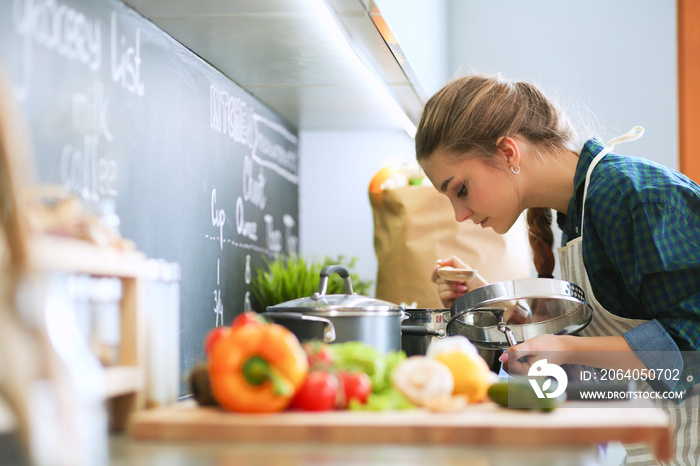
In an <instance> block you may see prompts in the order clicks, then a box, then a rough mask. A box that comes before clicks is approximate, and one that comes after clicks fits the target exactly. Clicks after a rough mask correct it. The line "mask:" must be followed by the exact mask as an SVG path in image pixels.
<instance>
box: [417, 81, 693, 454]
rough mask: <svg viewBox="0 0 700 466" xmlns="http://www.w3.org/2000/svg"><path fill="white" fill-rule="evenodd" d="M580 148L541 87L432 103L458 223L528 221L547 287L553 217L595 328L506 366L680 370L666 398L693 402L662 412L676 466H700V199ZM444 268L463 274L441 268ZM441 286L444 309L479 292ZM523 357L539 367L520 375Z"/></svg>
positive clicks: (423, 153) (673, 179)
mask: <svg viewBox="0 0 700 466" xmlns="http://www.w3.org/2000/svg"><path fill="white" fill-rule="evenodd" d="M634 137H637V134H635V133H632V134H629V133H628V135H626V136H625V137H623V140H624V139H629V138H634ZM574 138H575V134H574V131H573V129H572V127H571V125H570V124H569V122H568V120H567V119H566V117H565V116H564V115H563V113H562V112H561V111H560V110H559V109H558V108H557V106H556V105H555V104H554V103H553V102H551V101H550V100H548V99H547V98H546V97H545V96H544V95H543V93H542V92H541V91H539V90H538V89H537V88H536V87H535V86H533V85H531V84H528V83H524V82H511V81H507V80H504V79H501V78H498V77H483V76H470V77H465V78H461V79H458V80H456V81H453V82H451V83H450V84H448V85H447V86H445V87H444V88H443V89H442V90H440V91H439V92H438V93H437V94H435V95H434V96H433V97H432V98H431V99H430V100H429V102H428V103H427V105H426V106H425V109H424V111H423V114H422V116H421V121H420V124H419V126H418V131H417V134H416V157H417V159H418V162H419V164H420V165H421V166H422V167H423V169H424V170H425V173H426V175H427V176H428V178H429V179H430V180H431V181H432V183H433V185H434V186H435V187H436V189H437V190H438V191H439V192H441V193H443V194H445V195H446V196H447V197H448V198H449V199H450V201H451V202H452V206H453V208H454V211H455V216H456V218H457V220H458V221H460V222H462V221H465V220H471V221H473V222H474V223H476V224H478V225H481V226H482V227H483V228H487V227H489V228H493V229H494V230H495V231H496V232H497V233H505V232H507V231H508V230H509V228H510V227H511V226H512V225H513V224H514V223H515V221H516V220H517V219H518V217H519V216H520V215H521V213H522V212H523V211H525V210H527V217H528V227H529V229H530V242H531V245H532V248H533V256H534V262H535V268H536V269H537V272H538V274H539V275H540V276H541V277H551V276H552V271H553V269H554V255H553V252H552V231H551V222H552V211H556V221H557V224H558V225H559V227H560V228H561V230H562V232H563V238H562V244H565V245H566V246H565V247H563V248H561V249H560V251H559V255H560V268H561V271H562V278H563V279H565V280H569V281H572V282H574V283H576V284H577V285H579V286H580V287H581V288H582V289H583V290H584V292H585V294H586V300H587V301H588V302H589V303H590V304H591V306H592V307H593V309H594V316H593V321H592V322H591V324H590V325H589V326H588V327H587V328H586V329H585V330H584V331H583V332H582V336H584V337H585V338H582V337H579V336H571V335H542V336H539V337H535V338H532V339H529V340H527V341H525V342H523V343H521V344H519V345H515V346H513V347H511V348H510V349H509V350H508V351H507V352H506V353H505V354H504V355H503V356H502V360H503V361H504V362H506V363H507V362H510V364H509V370H515V371H517V370H525V372H526V369H527V367H529V364H532V363H534V361H535V360H537V359H538V354H539V355H542V354H548V355H550V358H551V354H558V355H560V360H557V361H550V362H555V363H559V364H563V363H575V364H585V365H588V366H593V367H599V368H616V367H614V366H615V364H616V361H615V360H616V359H620V358H611V357H609V355H610V354H611V353H610V352H611V351H612V352H615V354H624V355H628V356H631V357H629V358H627V362H626V366H627V368H629V367H632V368H637V369H640V370H641V369H645V368H648V369H675V370H676V374H678V377H674V378H673V380H660V382H661V384H656V385H655V388H656V389H657V390H674V391H680V392H683V391H685V397H684V398H683V399H684V401H682V402H680V400H676V403H664V406H665V407H666V409H668V410H669V412H670V416H671V418H672V421H673V423H674V426H675V428H676V429H677V431H678V435H677V438H676V445H677V451H676V460H678V461H683V460H684V459H686V460H690V461H691V463H692V462H693V461H696V460H697V458H698V457H700V447H698V445H697V443H698V439H697V425H698V423H700V408H699V407H700V403H699V402H698V399H700V395H698V391H700V390H698V389H696V390H695V391H694V392H695V393H693V387H694V385H695V384H696V382H697V380H696V378H697V377H698V369H697V358H687V357H686V356H687V355H688V354H691V355H697V354H698V352H699V351H700V186H698V184H697V183H695V182H693V181H692V180H690V179H688V178H687V177H685V176H684V175H682V174H680V173H678V172H676V171H673V170H670V169H668V168H666V167H663V166H661V165H659V164H655V163H653V162H650V161H648V160H643V159H640V158H634V157H626V156H622V155H617V154H616V153H613V152H612V151H611V146H606V145H605V144H603V143H602V142H601V141H599V140H598V139H590V140H588V141H587V142H586V143H585V144H584V145H583V147H582V148H581V147H575V145H574ZM611 142H612V141H611ZM445 265H451V266H454V267H461V266H464V265H465V264H463V263H462V262H461V261H460V260H459V259H458V258H456V257H451V258H448V259H444V260H440V261H438V266H445ZM504 266H505V264H504ZM433 279H434V281H436V282H437V284H438V291H439V293H440V297H441V299H442V301H443V304H444V305H445V306H450V305H451V304H452V303H453V302H454V301H455V300H456V299H457V298H458V297H459V296H460V295H462V294H464V293H465V292H467V291H468V289H467V285H466V283H465V282H448V281H445V280H443V279H440V278H439V277H438V276H437V273H436V272H434V274H433ZM545 352H546V353H545ZM553 352H555V353H553ZM659 352H663V353H659ZM659 354H662V355H663V356H664V357H662V358H659V357H658V355H659ZM523 356H526V357H527V361H528V362H526V363H523V364H521V363H519V362H517V360H521V359H520V358H522V357H523ZM684 359H685V361H684ZM517 366H524V367H517ZM610 366H612V367H610ZM693 366H695V367H693ZM639 453H640V452H639V451H637V450H635V451H634V452H632V451H628V460H632V456H634V455H637V459H639V460H642V461H643V460H645V457H639V456H640V455H639ZM646 459H648V460H653V457H652V456H650V455H648V456H647V457H646Z"/></svg>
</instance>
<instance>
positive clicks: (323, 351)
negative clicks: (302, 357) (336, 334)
mask: <svg viewBox="0 0 700 466" xmlns="http://www.w3.org/2000/svg"><path fill="white" fill-rule="evenodd" d="M302 347H303V348H304V351H306V356H307V358H308V359H309V368H310V369H317V370H324V369H328V368H330V367H331V366H332V365H333V352H332V351H331V348H330V346H328V344H327V343H323V342H321V341H307V342H305V343H304V344H303V345H302Z"/></svg>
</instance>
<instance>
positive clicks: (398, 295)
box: [369, 186, 535, 308]
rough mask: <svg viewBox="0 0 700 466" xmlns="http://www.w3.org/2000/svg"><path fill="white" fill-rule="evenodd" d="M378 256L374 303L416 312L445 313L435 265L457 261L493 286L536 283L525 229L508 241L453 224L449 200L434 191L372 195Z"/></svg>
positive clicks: (472, 226) (408, 189) (522, 225)
mask: <svg viewBox="0 0 700 466" xmlns="http://www.w3.org/2000/svg"><path fill="white" fill-rule="evenodd" d="M369 195H370V203H371V205H372V211H373V215H374V249H375V253H376V255H377V262H378V268H377V284H376V297H377V298H378V299H382V300H386V301H389V302H393V303H406V304H407V305H409V306H412V305H413V303H416V307H417V308H441V307H443V305H442V303H441V301H440V297H439V296H438V292H437V285H436V284H435V283H433V282H432V281H431V276H432V272H433V268H434V267H435V261H436V260H437V259H442V258H446V257H449V256H451V255H455V256H457V257H459V258H460V259H462V261H464V262H465V263H466V264H468V265H469V266H470V267H472V268H474V269H476V270H478V271H479V273H480V274H481V275H482V276H483V277H484V278H485V279H486V280H487V281H489V282H496V281H502V280H513V279H517V278H528V277H532V276H533V274H534V273H535V272H534V266H533V265H532V253H531V249H530V244H529V243H528V240H527V225H526V223H525V219H524V218H520V219H519V220H518V221H517V222H516V224H515V225H514V226H513V228H511V229H510V231H509V232H508V233H507V234H505V235H499V234H498V233H496V232H494V231H493V230H492V229H491V228H481V227H480V226H478V225H475V224H474V223H473V222H471V221H466V222H462V223H459V222H457V221H456V220H455V214H454V210H453V209H452V204H451V203H450V200H449V199H448V198H447V197H446V196H445V195H443V194H440V193H438V192H437V191H436V190H435V188H433V187H432V186H405V187H402V188H397V189H390V190H384V191H381V192H370V193H369Z"/></svg>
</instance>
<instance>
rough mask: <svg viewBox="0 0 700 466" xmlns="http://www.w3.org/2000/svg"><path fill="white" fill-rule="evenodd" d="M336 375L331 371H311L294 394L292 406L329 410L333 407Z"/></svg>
mask: <svg viewBox="0 0 700 466" xmlns="http://www.w3.org/2000/svg"><path fill="white" fill-rule="evenodd" d="M338 387H339V383H338V377H336V375H335V374H333V373H331V372H325V371H311V372H309V373H308V375H307V376H306V380H304V385H302V386H301V388H300V389H299V391H298V392H297V393H296V394H295V395H294V399H293V400H292V405H291V406H292V408H296V409H301V410H304V411H330V410H332V409H333V408H335V397H336V394H337V393H338Z"/></svg>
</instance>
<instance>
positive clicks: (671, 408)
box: [559, 127, 700, 465]
mask: <svg viewBox="0 0 700 466" xmlns="http://www.w3.org/2000/svg"><path fill="white" fill-rule="evenodd" d="M643 131H644V130H643V129H642V128H640V127H636V128H634V129H633V130H632V131H630V132H629V133H627V134H625V135H623V136H620V137H619V138H616V139H613V140H611V141H610V142H609V143H608V146H607V147H605V148H604V149H603V150H602V151H601V152H600V153H599V154H598V155H597V156H596V157H595V158H594V159H593V161H592V162H591V165H590V167H589V168H588V172H587V173H586V181H585V185H584V191H583V203H582V208H581V226H580V228H581V236H579V237H577V238H575V239H573V240H571V241H569V242H568V243H566V246H564V247H561V248H559V261H560V268H561V273H562V278H563V279H564V280H567V281H570V282H572V283H575V284H577V285H578V286H580V287H581V289H583V292H584V293H585V296H586V301H587V302H588V303H589V304H590V305H591V307H592V308H593V319H592V320H591V323H590V324H589V325H588V326H587V327H586V328H585V329H584V330H583V331H581V333H580V334H581V335H582V336H589V337H593V336H618V335H622V334H623V333H625V332H628V331H630V330H632V329H633V328H635V327H636V326H638V325H640V324H643V323H644V322H647V321H646V320H641V319H627V318H624V317H619V316H616V315H615V314H612V313H610V312H608V311H607V310H606V309H605V308H603V306H601V305H600V303H599V302H598V300H597V299H596V297H595V296H594V294H593V290H592V289H591V283H590V281H589V280H588V275H587V274H586V269H585V266H584V264H583V243H582V238H583V234H584V231H583V218H584V215H585V200H586V195H587V194H588V183H589V181H590V178H591V174H592V173H593V169H594V168H595V166H596V165H597V164H598V162H600V160H602V158H603V157H605V156H606V155H607V154H608V153H609V152H610V150H611V149H612V147H613V145H614V143H616V142H624V141H629V140H634V139H637V138H638V137H640V136H641V135H642V133H643ZM640 389H645V390H651V388H650V387H648V385H647V386H646V387H640ZM660 405H661V407H662V408H663V409H664V410H665V411H666V412H667V413H668V414H669V417H670V419H671V425H672V426H673V429H674V432H675V442H676V448H675V457H674V459H673V460H672V461H671V462H670V463H669V464H674V465H675V464H678V465H697V464H700V447H698V445H697V444H698V440H699V438H700V437H699V435H698V429H699V426H700V396H699V395H698V393H697V390H695V393H694V394H693V395H692V396H690V397H689V398H687V399H686V400H685V401H683V403H681V404H680V405H675V404H673V403H672V402H662V403H660ZM625 449H626V450H627V458H626V463H625V464H636V465H642V464H644V465H646V464H650V465H654V464H658V462H657V461H656V460H655V458H654V455H653V454H652V453H651V452H649V450H648V449H647V448H646V447H644V446H643V445H625Z"/></svg>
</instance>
